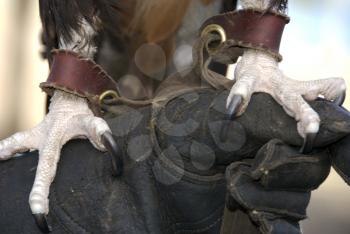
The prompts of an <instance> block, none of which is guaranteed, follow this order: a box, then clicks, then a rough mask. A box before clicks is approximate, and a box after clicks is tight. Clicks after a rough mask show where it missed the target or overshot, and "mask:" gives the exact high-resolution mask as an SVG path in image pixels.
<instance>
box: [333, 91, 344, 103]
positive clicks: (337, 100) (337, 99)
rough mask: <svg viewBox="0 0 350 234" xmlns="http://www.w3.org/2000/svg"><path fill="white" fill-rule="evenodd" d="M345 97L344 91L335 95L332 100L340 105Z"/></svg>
mask: <svg viewBox="0 0 350 234" xmlns="http://www.w3.org/2000/svg"><path fill="white" fill-rule="evenodd" d="M345 98H346V91H344V92H342V94H341V95H340V96H339V97H337V98H336V99H335V100H334V101H333V102H334V103H335V104H337V105H338V106H342V105H343V103H344V101H345Z"/></svg>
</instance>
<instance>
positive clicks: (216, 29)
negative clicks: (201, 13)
mask: <svg viewBox="0 0 350 234" xmlns="http://www.w3.org/2000/svg"><path fill="white" fill-rule="evenodd" d="M210 33H215V34H219V36H220V44H221V43H224V42H225V41H226V39H227V37H226V32H225V30H224V29H223V27H221V26H220V25H218V24H209V25H208V26H206V27H205V28H204V29H203V31H202V33H201V36H202V37H203V36H205V35H207V34H210Z"/></svg>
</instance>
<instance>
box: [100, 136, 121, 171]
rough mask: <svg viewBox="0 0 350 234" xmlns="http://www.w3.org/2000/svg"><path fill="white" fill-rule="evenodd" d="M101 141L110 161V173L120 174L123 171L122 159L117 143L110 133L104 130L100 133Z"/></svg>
mask: <svg viewBox="0 0 350 234" xmlns="http://www.w3.org/2000/svg"><path fill="white" fill-rule="evenodd" d="M102 143H103V145H104V146H105V148H106V149H107V151H108V153H109V155H110V158H111V162H112V175H113V176H120V175H121V174H122V173H123V159H122V157H120V156H119V150H118V146H117V143H116V142H115V140H114V138H113V136H112V133H110V132H105V133H104V134H103V135H102Z"/></svg>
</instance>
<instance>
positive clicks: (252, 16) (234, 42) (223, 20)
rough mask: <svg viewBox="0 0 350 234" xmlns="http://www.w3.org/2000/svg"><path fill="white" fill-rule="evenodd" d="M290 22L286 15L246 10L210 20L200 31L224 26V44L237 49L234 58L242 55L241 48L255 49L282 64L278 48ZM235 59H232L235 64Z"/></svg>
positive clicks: (221, 15)
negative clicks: (285, 27) (268, 54)
mask: <svg viewBox="0 0 350 234" xmlns="http://www.w3.org/2000/svg"><path fill="white" fill-rule="evenodd" d="M287 23H289V17H287V16H286V15H282V14H278V13H274V12H264V11H261V10H256V9H244V10H239V11H231V12H228V13H224V14H220V15H216V16H213V17H211V18H209V19H208V20H206V21H205V22H204V24H203V25H202V27H201V32H202V33H203V30H204V31H205V30H207V29H208V28H209V26H210V25H211V26H213V25H214V28H215V26H216V27H217V26H219V28H220V27H221V29H223V31H224V34H225V37H226V40H225V42H223V43H222V44H226V45H229V46H230V47H231V48H232V47H236V48H235V49H236V50H235V51H236V54H235V55H234V56H235V57H238V56H240V55H241V54H242V53H243V49H242V48H252V49H258V50H263V51H266V52H268V53H270V54H271V55H273V56H275V57H276V58H277V59H278V60H279V61H281V60H282V56H281V55H280V54H279V47H280V42H281V38H282V33H283V29H284V26H285V25H286V24H287ZM213 32H215V30H214V31H213ZM226 49H227V48H226ZM237 49H238V50H237ZM236 59H237V58H231V60H233V61H236Z"/></svg>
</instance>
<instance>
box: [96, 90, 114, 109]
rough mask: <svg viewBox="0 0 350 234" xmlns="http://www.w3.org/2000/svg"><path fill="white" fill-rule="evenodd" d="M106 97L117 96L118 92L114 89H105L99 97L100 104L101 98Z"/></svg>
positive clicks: (100, 102) (101, 102)
mask: <svg viewBox="0 0 350 234" xmlns="http://www.w3.org/2000/svg"><path fill="white" fill-rule="evenodd" d="M107 97H111V98H117V97H118V93H117V92H116V91H114V90H107V91H105V92H104V93H102V94H101V95H100V97H99V104H100V105H102V104H103V100H104V99H106V98H107Z"/></svg>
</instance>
